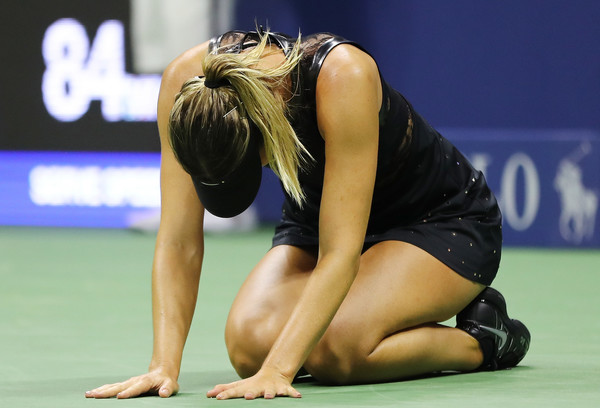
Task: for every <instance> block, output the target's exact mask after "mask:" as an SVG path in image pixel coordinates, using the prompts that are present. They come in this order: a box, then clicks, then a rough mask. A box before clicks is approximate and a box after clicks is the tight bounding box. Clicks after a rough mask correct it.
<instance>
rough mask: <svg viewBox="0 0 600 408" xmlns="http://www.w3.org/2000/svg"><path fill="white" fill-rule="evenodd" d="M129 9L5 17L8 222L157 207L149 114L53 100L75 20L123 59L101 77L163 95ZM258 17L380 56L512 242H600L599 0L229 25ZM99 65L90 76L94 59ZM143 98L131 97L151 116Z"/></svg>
mask: <svg viewBox="0 0 600 408" xmlns="http://www.w3.org/2000/svg"><path fill="white" fill-rule="evenodd" d="M127 4H128V2H124V1H121V0H104V1H102V2H99V1H98V2H86V3H85V6H83V5H82V3H81V2H80V1H78V0H56V1H54V2H52V3H51V4H50V3H49V2H46V1H44V0H23V1H21V2H13V3H10V5H8V6H7V9H6V10H5V11H6V12H5V13H2V14H0V19H2V24H0V29H2V30H12V31H11V32H6V33H3V35H1V36H0V45H1V49H2V51H3V53H4V55H8V56H9V57H10V58H11V64H9V65H3V66H2V67H1V68H0V70H1V73H2V74H3V75H1V76H0V88H2V91H3V93H2V95H0V150H4V152H1V151H0V224H4V225H6V224H10V225H31V224H34V225H39V224H42V225H72V226H108V227H124V226H127V225H129V224H130V223H131V222H132V221H131V220H133V219H136V218H137V217H139V216H143V215H144V213H145V212H146V211H150V212H152V211H155V210H156V207H157V205H158V196H157V190H156V189H157V185H158V184H157V183H158V179H157V174H158V173H157V168H158V167H157V166H158V163H159V161H158V160H159V157H158V154H157V153H156V151H157V148H158V142H157V141H158V139H157V135H156V127H155V125H154V124H152V121H151V120H148V121H147V122H140V121H136V119H135V118H130V117H127V118H126V119H123V117H121V116H119V117H116V118H112V119H111V120H110V121H109V120H107V119H106V117H105V115H104V114H105V113H106V112H104V110H105V108H107V107H108V102H107V101H108V100H109V96H110V95H108V94H107V95H105V94H104V93H103V92H105V91H107V88H103V87H99V88H98V89H96V90H91V91H90V92H92V91H93V92H96V93H98V95H96V94H95V93H94V94H90V95H88V96H89V98H88V99H90V100H91V104H90V105H89V110H88V111H86V112H85V114H84V115H83V116H82V117H81V119H76V120H74V121H67V122H59V121H58V120H57V119H56V118H55V117H51V116H50V115H49V112H48V111H47V109H46V108H44V104H43V103H42V99H43V98H42V94H41V91H42V89H43V83H44V82H43V78H44V72H46V71H48V70H49V69H50V66H49V62H48V61H49V60H48V59H47V57H44V58H42V54H43V52H42V50H43V46H42V44H43V38H49V37H48V31H47V29H48V27H50V26H51V25H53V24H54V23H55V22H56V21H58V19H61V18H70V19H71V20H67V21H66V22H67V23H69V25H68V26H66V27H67V28H69V29H71V30H75V29H79V27H80V25H81V27H84V28H85V32H86V33H87V34H85V35H84V37H85V38H84V40H85V41H84V42H83V43H80V42H73V41H74V40H73V36H72V34H70V35H69V36H62V37H61V36H56V35H55V36H54V37H52V38H53V41H59V40H60V41H63V42H64V44H65V47H66V46H69V47H75V46H76V45H78V44H79V46H81V44H83V51H82V52H84V54H86V53H87V52H91V51H90V50H91V49H93V48H94V47H95V46H98V47H100V45H102V46H103V47H102V48H103V49H105V50H108V51H110V52H111V53H112V54H110V55H109V56H111V58H112V59H110V61H109V60H107V61H108V62H107V61H103V62H102V63H103V64H105V69H104V71H102V70H99V71H98V73H100V74H101V73H102V72H105V71H107V69H108V68H110V69H116V70H117V71H118V73H119V75H118V77H119V78H121V79H123V78H125V79H127V80H128V81H129V82H131V83H134V82H135V83H136V84H137V83H139V84H142V83H143V84H149V85H152V86H148V87H147V89H148V90H150V91H152V90H153V89H154V88H156V83H157V79H158V78H157V76H155V77H152V76H150V77H143V76H140V75H138V74H136V73H135V72H132V67H131V64H130V42H129V39H128V37H127V35H128V33H129V29H128V24H129V21H128V19H129V9H128V7H127ZM23 21H27V22H28V23H27V24H23ZM109 21H110V22H109ZM255 21H256V22H258V23H260V24H264V25H268V26H270V28H271V29H272V30H274V31H282V32H287V33H289V34H291V35H295V34H297V33H298V32H299V31H301V32H302V33H304V34H309V33H313V32H319V31H330V32H334V33H336V34H339V35H342V36H344V37H346V38H348V39H351V40H354V41H356V42H358V43H360V44H362V45H363V46H364V47H366V48H367V49H368V50H369V51H370V52H371V54H372V55H373V56H374V57H375V59H376V60H377V62H378V64H379V67H380V69H381V71H382V73H383V75H384V77H385V79H386V80H387V81H388V82H389V83H390V84H392V85H393V86H394V87H395V88H396V89H398V90H399V91H400V92H402V93H403V94H404V95H405V96H406V97H407V98H408V99H409V100H410V101H411V102H412V104H413V105H414V106H415V108H416V109H417V111H419V112H420V113H421V114H422V115H423V116H424V117H425V118H427V120H428V121H429V122H430V123H431V124H432V125H433V126H435V127H436V128H438V129H440V130H441V132H442V134H444V135H445V136H446V137H448V139H450V140H451V141H453V142H454V143H455V144H456V145H457V146H458V147H459V148H461V150H463V151H464V153H465V154H466V155H467V156H468V157H469V158H470V159H471V160H472V161H473V163H474V164H475V166H476V167H478V168H480V169H481V170H482V171H484V173H485V174H486V177H487V178H488V180H489V182H490V185H491V186H492V188H493V189H494V191H495V192H496V193H497V194H498V196H499V198H500V201H501V205H502V210H503V213H504V223H505V227H504V231H505V243H507V244H514V245H551V246H563V245H564V246H592V247H598V246H600V234H599V233H598V229H599V225H598V224H599V221H598V220H599V219H600V217H598V216H597V212H598V198H599V196H600V141H599V140H600V136H599V135H600V24H599V22H600V2H598V1H595V0H543V1H542V0H503V1H481V0H454V1H451V2H450V1H445V0H402V1H384V0H369V1H367V0H361V1H359V0H346V1H345V2H339V1H323V0H321V1H316V0H296V1H292V0H288V1H285V0H239V1H238V2H237V6H236V9H235V18H234V24H233V25H232V27H231V28H232V29H252V28H254V25H255ZM117 22H120V23H117ZM120 24H122V26H121V25H120ZM10 27H13V28H12V29H11V28H10ZM121 27H122V28H121ZM101 28H102V30H101ZM109 29H110V31H109ZM76 31H77V30H76ZM80 31H81V30H80ZM101 31H102V33H103V34H102V35H100V32H101ZM107 33H112V34H111V35H112V36H113V37H114V38H115V39H118V41H117V42H115V44H114V46H110V44H108V43H107V42H106V41H108V40H110V38H113V37H110V36H107ZM82 35H83V34H82ZM15 36H18V39H19V41H15V40H14V38H16V37H15ZM82 38H83V37H82ZM201 40H203V39H199V42H200V41H201ZM48 41H50V40H48ZM111 41H112V40H111ZM48 43H49V42H48ZM59 45H60V44H59ZM104 46H107V47H108V48H104ZM123 47H124V48H123ZM56 49H58V50H60V49H61V48H60V47H58V48H56ZM113 54H114V55H113ZM69 55H70V54H69V53H68V52H66V51H65V53H63V54H60V53H59V54H58V58H66V57H69ZM90 55H91V54H90ZM107 55H108V54H107ZM85 58H87V57H85ZM85 58H84V59H83V60H82V61H80V62H81V64H83V65H82V66H87V65H91V62H90V61H92V58H91V56H90V57H89V59H85ZM69 72H70V71H69ZM94 72H96V71H94ZM92 82H93V81H87V82H85V81H84V82H83V83H84V84H85V83H92ZM129 82H128V83H129ZM74 84H75V82H74ZM59 85H60V84H59ZM58 89H59V90H60V89H63V91H64V93H65V94H64V95H63V96H64V97H65V98H67V99H68V97H70V96H73V97H74V96H76V95H75V94H73V95H71V94H70V92H71V93H72V90H73V89H75V88H73V87H70V86H65V87H62V88H61V87H59V88H58ZM77 89H79V88H77ZM111 89H112V88H111ZM140 89H141V88H140ZM17 92H18V95H19V97H17ZM13 93H14V95H13ZM139 94H140V93H139V92H137V91H136V92H133V93H131V95H129V94H127V95H125V96H124V97H127V98H125V99H126V101H129V102H131V106H134V107H139V105H140V104H139V103H137V102H135V103H134V102H132V101H134V98H133V97H137V96H139ZM146 99H151V98H146ZM105 104H106V105H107V106H104V105H105ZM57 106H58V105H57ZM86 106H87V105H86ZM100 108H102V109H100ZM103 115H104V116H103ZM23 118H25V119H23ZM113 120H114V121H113ZM36 150H49V152H47V153H42V152H35V151H36ZM50 150H65V151H69V153H60V154H56V153H53V152H51V151H50ZM85 150H94V151H96V153H95V154H91V153H82V152H83V151H85ZM109 151H111V152H109ZM136 151H145V152H147V153H144V154H140V153H136ZM116 152H122V153H116ZM48 186H49V187H48ZM148 190H151V192H150V193H148V192H147V191H148ZM281 198H282V195H281V191H280V188H279V185H278V182H277V180H276V179H275V177H274V176H273V175H272V174H271V173H269V172H266V174H265V178H264V183H263V186H262V189H261V191H260V193H259V197H258V199H257V202H256V209H257V210H258V213H259V216H260V218H261V219H262V220H266V221H275V220H277V218H278V214H279V208H280V203H281Z"/></svg>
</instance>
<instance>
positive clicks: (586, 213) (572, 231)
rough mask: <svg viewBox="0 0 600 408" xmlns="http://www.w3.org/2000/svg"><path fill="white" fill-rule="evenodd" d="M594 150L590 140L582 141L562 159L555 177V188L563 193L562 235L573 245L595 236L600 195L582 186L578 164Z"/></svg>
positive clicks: (559, 223) (561, 195)
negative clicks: (599, 197) (599, 196)
mask: <svg viewBox="0 0 600 408" xmlns="http://www.w3.org/2000/svg"><path fill="white" fill-rule="evenodd" d="M591 150H592V146H591V144H590V143H589V142H584V143H582V144H581V145H580V146H579V148H577V149H576V150H575V151H574V152H572V153H571V154H570V155H569V156H567V157H566V158H564V159H562V160H561V161H560V163H559V164H558V169H557V171H556V177H555V178H554V188H555V189H556V190H557V191H558V193H559V194H560V202H561V212H560V217H559V219H558V227H559V231H560V235H561V236H562V237H563V238H564V239H565V240H566V241H568V242H571V243H573V244H580V243H581V242H582V241H583V240H589V239H592V237H593V235H594V225H595V223H596V213H597V212H598V195H597V194H596V193H595V192H594V191H592V190H590V189H588V188H586V187H585V186H584V185H583V173H582V171H581V167H579V165H577V162H579V161H580V160H581V159H582V158H583V157H584V156H586V155H588V154H589V153H590V151H591Z"/></svg>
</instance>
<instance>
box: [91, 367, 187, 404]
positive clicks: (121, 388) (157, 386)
mask: <svg viewBox="0 0 600 408" xmlns="http://www.w3.org/2000/svg"><path fill="white" fill-rule="evenodd" d="M178 391H179V384H177V379H176V378H172V377H171V376H168V375H166V374H164V372H163V371H162V370H160V369H157V370H153V371H150V372H149V373H147V374H143V375H140V376H137V377H131V378H130V379H129V380H127V381H123V382H121V383H115V384H106V385H103V386H102V387H98V388H96V389H93V390H91V391H87V392H86V393H85V397H86V398H111V397H115V396H116V397H117V398H120V399H121V398H133V397H139V396H140V395H148V394H150V395H159V396H161V397H163V398H167V397H170V396H171V395H174V394H177V392H178Z"/></svg>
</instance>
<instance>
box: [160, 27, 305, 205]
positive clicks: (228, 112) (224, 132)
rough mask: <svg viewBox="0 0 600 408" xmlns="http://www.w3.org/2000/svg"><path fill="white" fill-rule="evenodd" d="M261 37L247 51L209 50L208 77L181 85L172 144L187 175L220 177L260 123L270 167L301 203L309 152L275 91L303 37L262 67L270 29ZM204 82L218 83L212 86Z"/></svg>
mask: <svg viewBox="0 0 600 408" xmlns="http://www.w3.org/2000/svg"><path fill="white" fill-rule="evenodd" d="M259 35H260V41H259V42H258V43H257V45H256V46H255V47H254V48H253V49H250V50H249V51H247V52H243V53H239V54H238V53H229V52H219V51H222V50H215V51H214V52H211V53H210V54H208V55H207V56H206V58H205V59H204V61H203V63H202V68H203V71H204V75H205V77H204V78H202V77H196V78H192V79H190V80H188V81H187V82H186V83H185V84H184V85H183V87H182V88H181V91H180V92H179V94H178V95H177V96H176V98H175V104H174V106H173V109H172V111H171V116H170V120H169V131H170V132H169V133H170V142H171V146H172V148H173V151H174V153H175V156H176V158H177V160H178V161H179V162H180V163H181V165H182V166H183V168H184V169H185V170H186V171H187V172H188V173H190V174H191V175H196V176H202V177H204V178H205V179H208V180H214V181H218V179H219V178H220V177H223V176H225V175H226V174H228V173H229V172H231V171H232V170H233V169H235V167H236V166H237V165H238V164H239V162H240V161H241V158H242V157H243V155H244V154H245V152H246V149H247V148H248V146H249V144H250V138H251V137H252V128H253V127H254V126H256V127H257V128H258V130H259V131H260V134H261V135H262V140H261V141H260V142H262V145H263V146H264V149H265V154H266V157H267V160H268V162H269V165H270V167H271V169H272V170H273V171H274V172H275V174H277V176H278V177H279V179H280V180H281V183H282V184H283V187H284V188H285V190H286V192H287V193H288V194H289V195H290V196H291V197H292V198H293V199H294V200H295V201H296V202H297V203H298V204H299V205H302V202H303V201H304V198H305V196H304V192H303V191H302V188H301V187H300V183H299V181H298V170H299V168H301V167H302V165H304V164H305V163H306V162H307V160H308V159H309V158H310V154H309V153H308V151H307V150H306V148H305V147H304V146H303V145H302V143H301V141H300V140H299V139H298V137H297V135H296V132H295V131H294V129H293V127H292V125H291V124H290V122H289V120H288V108H287V103H286V101H285V100H284V98H283V96H282V95H281V93H280V92H277V91H276V90H277V89H278V88H281V87H287V86H288V82H287V81H288V76H289V75H290V74H292V72H293V70H294V68H295V67H296V66H297V65H298V63H299V61H300V58H301V54H300V50H299V45H300V37H298V41H297V42H296V44H295V45H294V47H293V48H292V49H291V50H290V52H289V53H288V55H287V58H286V60H285V62H284V63H282V64H281V65H279V66H276V67H273V68H263V67H260V68H258V67H257V66H258V64H259V61H260V59H261V57H262V56H263V54H264V53H265V51H266V47H267V46H268V45H269V44H270V41H269V32H268V31H267V32H264V33H260V34H259ZM205 81H206V83H212V84H218V85H220V86H217V87H215V86H214V85H211V87H210V88H209V87H207V86H206V84H205ZM288 91H290V93H293V91H294V90H291V89H288Z"/></svg>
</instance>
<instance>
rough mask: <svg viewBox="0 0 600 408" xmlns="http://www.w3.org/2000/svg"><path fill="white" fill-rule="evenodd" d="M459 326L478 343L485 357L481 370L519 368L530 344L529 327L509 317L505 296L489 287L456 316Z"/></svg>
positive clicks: (457, 325)
mask: <svg viewBox="0 0 600 408" xmlns="http://www.w3.org/2000/svg"><path fill="white" fill-rule="evenodd" d="M456 327H457V328H459V329H461V330H464V331H466V332H467V333H468V334H470V335H471V336H473V337H474V338H475V339H477V340H478V341H479V344H480V345H481V348H482V350H483V355H484V358H483V364H482V365H481V367H480V368H479V369H480V370H501V369H505V368H511V367H514V366H516V365H517V364H518V363H519V362H520V361H521V360H523V357H525V354H527V350H528V349H529V343H530V341H531V334H530V333H529V330H527V327H525V325H524V324H523V323H521V322H520V321H519V320H515V319H510V318H509V317H508V314H507V313H506V301H505V300H504V296H502V294H501V293H500V292H498V291H497V290H496V289H493V288H489V287H488V288H486V289H484V290H483V292H481V293H480V294H479V295H478V296H477V298H475V300H473V301H472V302H471V303H470V304H469V305H468V306H467V307H465V308H464V310H463V311H461V312H460V313H459V314H458V315H457V316H456Z"/></svg>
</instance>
